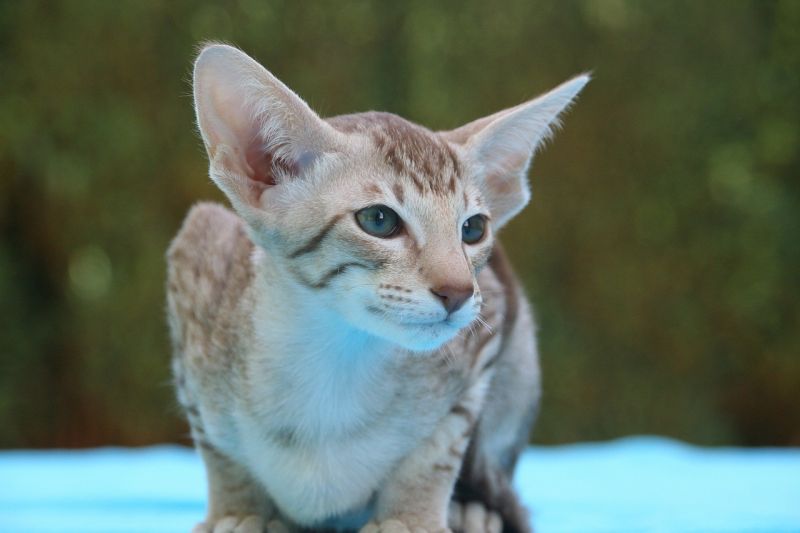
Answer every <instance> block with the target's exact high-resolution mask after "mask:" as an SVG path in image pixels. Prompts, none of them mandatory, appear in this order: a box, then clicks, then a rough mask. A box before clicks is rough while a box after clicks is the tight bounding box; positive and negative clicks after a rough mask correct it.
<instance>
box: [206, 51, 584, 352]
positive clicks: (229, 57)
mask: <svg viewBox="0 0 800 533" xmlns="http://www.w3.org/2000/svg"><path fill="white" fill-rule="evenodd" d="M588 79H589V78H588V76H579V77H577V78H574V79H573V80H570V81H568V82H566V83H564V84H563V85H561V86H559V87H557V88H556V89H554V90H552V91H551V92H549V93H547V94H545V95H543V96H540V97H539V98H536V99H534V100H531V101H529V102H526V103H524V104H521V105H519V106H516V107H513V108H510V109H507V110H504V111H500V112H499V113H496V114H494V115H491V116H488V117H485V118H482V119H479V120H476V121H474V122H471V123H469V124H467V125H466V126H463V127H461V128H458V129H456V130H453V131H447V132H432V131H430V130H427V129H425V128H423V127H421V126H417V125H415V124H412V123H410V122H408V121H406V120H404V119H402V118H400V117H397V116H395V115H391V114H388V113H362V114H355V115H347V116H341V117H335V118H332V119H327V120H324V119H322V118H320V117H319V116H318V115H317V114H315V113H314V111H312V110H311V109H310V108H309V107H308V105H306V103H305V102H303V100H301V99H300V98H299V97H298V96H297V95H296V94H295V93H293V92H292V91H291V90H290V89H289V88H288V87H286V86H285V85H284V84H283V83H281V82H280V81H279V80H278V79H277V78H275V77H274V76H273V75H272V74H270V73H269V72H268V71H267V70H266V69H264V68H263V67H262V66H261V65H259V64H258V63H257V62H256V61H254V60H253V59H251V58H250V57H248V56H247V55H245V54H244V53H243V52H241V51H239V50H237V49H236V48H233V47H230V46H226V45H211V46H208V47H206V48H204V49H203V51H202V52H201V53H200V55H199V57H198V58H197V61H196V63H195V70H194V97H195V108H196V112H197V121H198V125H199V128H200V132H201V134H202V137H203V141H204V142H205V146H206V149H207V150H208V154H209V159H210V174H211V178H212V179H213V180H214V182H215V183H216V184H217V185H218V186H219V187H220V188H221V189H222V190H223V191H224V192H225V194H226V195H227V196H228V198H229V199H230V201H231V203H232V204H233V207H234V208H235V209H236V211H237V212H238V213H239V214H240V215H241V216H242V218H243V219H244V220H245V221H246V222H247V223H248V225H249V227H250V229H251V233H252V235H253V238H254V239H255V240H256V241H257V242H258V243H259V244H260V245H261V246H262V247H264V248H266V249H267V250H268V251H269V253H270V256H271V257H272V258H274V260H275V261H277V263H278V264H279V265H280V266H281V272H282V273H283V274H282V275H283V276H285V278H286V279H285V280H283V281H286V282H287V283H292V284H294V285H296V286H297V287H298V289H299V290H301V291H304V292H305V293H306V296H307V297H308V298H311V299H313V300H314V301H315V302H319V305H320V306H324V307H325V308H326V309H328V310H330V311H332V312H333V313H334V314H336V315H337V316H339V317H341V318H342V319H343V320H344V321H345V322H347V323H348V324H350V325H351V326H353V327H355V328H360V329H362V330H364V331H365V332H367V333H369V334H372V335H375V336H377V337H381V338H384V339H388V340H390V341H393V342H396V343H398V344H400V345H401V346H403V347H405V348H408V349H411V350H430V349H434V348H437V347H438V346H440V345H441V344H443V343H444V342H446V341H448V340H449V339H451V338H452V337H453V336H455V335H456V333H457V332H458V331H459V330H461V329H462V328H464V327H465V326H467V325H469V324H470V323H471V322H473V321H474V320H476V318H477V317H478V313H479V311H480V306H481V301H482V297H481V294H480V292H479V291H478V285H477V282H476V276H477V273H478V272H479V271H480V269H481V268H482V267H483V266H484V265H485V264H486V262H487V261H488V259H489V255H490V254H491V250H492V245H493V241H494V233H495V232H496V231H497V230H498V229H499V228H500V227H502V226H503V225H504V224H505V223H506V222H508V221H509V219H511V218H512V217H513V216H514V215H516V214H517V213H518V212H519V211H520V210H521V209H522V208H523V207H524V206H525V204H526V203H527V202H528V200H529V198H530V190H529V188H528V182H527V178H526V174H527V170H528V166H529V165H530V161H531V159H532V156H533V154H534V152H535V151H536V149H537V147H538V146H540V144H541V143H542V141H543V140H544V139H546V138H547V137H548V135H550V133H551V132H552V128H553V126H554V124H556V123H557V119H558V115H559V113H561V112H562V111H563V110H564V109H565V108H566V107H568V105H569V104H570V102H571V101H572V100H573V98H574V97H575V96H576V95H577V94H578V92H579V91H580V90H581V88H582V87H583V86H584V85H585V84H586V82H587V81H588ZM306 296H302V297H306Z"/></svg>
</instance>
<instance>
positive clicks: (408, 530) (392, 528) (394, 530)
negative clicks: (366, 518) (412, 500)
mask: <svg viewBox="0 0 800 533" xmlns="http://www.w3.org/2000/svg"><path fill="white" fill-rule="evenodd" d="M359 533H453V532H452V531H450V530H449V529H444V528H442V529H438V530H431V531H429V530H427V529H424V528H421V527H409V526H407V525H406V524H404V523H403V522H401V521H400V520H396V519H389V520H384V521H383V522H370V523H369V524H367V525H366V526H364V527H362V528H361V531H359Z"/></svg>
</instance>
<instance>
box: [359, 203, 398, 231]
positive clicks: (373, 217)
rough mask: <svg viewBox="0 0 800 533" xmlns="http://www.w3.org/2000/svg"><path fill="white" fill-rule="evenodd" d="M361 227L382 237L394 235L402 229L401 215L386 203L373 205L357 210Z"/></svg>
mask: <svg viewBox="0 0 800 533" xmlns="http://www.w3.org/2000/svg"><path fill="white" fill-rule="evenodd" d="M356 221H357V222H358V225H359V226H361V229H363V230H364V231H366V232H367V233H369V234H370V235H374V236H375V237H380V238H382V239H388V238H389V237H393V236H395V235H396V234H397V232H398V231H399V230H400V216H398V214H397V213H395V212H394V210H393V209H392V208H390V207H387V206H385V205H372V206H370V207H365V208H364V209H361V210H360V211H357V212H356Z"/></svg>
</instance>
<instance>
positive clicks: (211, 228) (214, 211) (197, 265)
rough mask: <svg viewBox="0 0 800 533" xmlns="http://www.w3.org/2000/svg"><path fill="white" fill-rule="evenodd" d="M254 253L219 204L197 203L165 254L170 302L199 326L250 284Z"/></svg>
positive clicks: (244, 232)
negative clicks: (189, 312)
mask: <svg viewBox="0 0 800 533" xmlns="http://www.w3.org/2000/svg"><path fill="white" fill-rule="evenodd" d="M253 251H254V244H253V242H252V241H251V240H250V237H249V236H248V234H247V230H246V228H245V224H244V221H242V219H241V218H239V217H238V216H237V215H236V214H234V213H233V212H232V211H230V210H228V209H226V208H225V207H223V206H222V205H219V204H215V203H211V202H203V203H199V204H196V205H195V206H194V207H192V209H191V210H190V211H189V213H188V214H187V215H186V218H185V220H184V222H183V225H182V226H181V229H180V230H179V231H178V234H177V235H176V236H175V238H174V239H173V241H172V244H171V245H170V247H169V249H168V250H167V265H168V280H167V281H168V287H167V290H168V293H169V295H170V298H172V299H173V300H178V301H179V302H178V303H182V304H183V305H179V306H178V307H179V308H191V309H193V314H195V315H198V316H195V318H198V319H200V320H201V321H207V320H209V319H211V318H212V317H213V316H212V315H214V316H215V315H218V312H219V311H221V310H223V309H224V308H226V307H230V306H232V305H236V302H238V301H239V300H240V299H241V297H242V295H243V293H244V292H246V291H247V290H248V289H249V287H250V286H251V285H252V282H253V277H254V269H253V262H252V255H253ZM228 310H229V311H230V310H231V309H228ZM209 325H211V324H209Z"/></svg>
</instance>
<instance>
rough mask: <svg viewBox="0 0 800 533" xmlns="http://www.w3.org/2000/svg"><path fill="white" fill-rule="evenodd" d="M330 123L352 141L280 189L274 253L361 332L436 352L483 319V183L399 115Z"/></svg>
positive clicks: (438, 141)
mask: <svg viewBox="0 0 800 533" xmlns="http://www.w3.org/2000/svg"><path fill="white" fill-rule="evenodd" d="M329 123H330V124H332V125H333V126H334V128H336V129H337V131H339V132H341V133H342V134H343V135H344V136H345V139H346V140H347V142H346V143H345V144H343V145H342V146H340V147H339V150H338V151H336V152H332V153H331V154H329V155H327V156H325V161H320V162H319V164H318V165H316V166H312V167H311V168H309V169H308V172H307V175H306V176H305V178H304V179H303V180H288V181H286V182H285V183H283V184H281V185H280V186H279V187H277V188H276V190H275V191H274V194H273V195H272V197H271V201H270V202H269V205H267V206H266V207H265V209H263V210H261V214H260V218H261V223H262V224H263V227H265V228H270V229H269V230H266V231H264V232H263V234H262V238H263V240H264V241H265V242H264V245H265V247H268V248H270V249H272V250H273V251H276V252H277V253H274V254H272V255H273V256H277V260H279V261H281V262H282V263H283V265H284V267H285V272H286V273H287V275H288V276H290V277H291V278H292V281H293V282H295V283H297V284H298V285H299V286H300V287H301V288H303V289H305V290H306V291H307V292H308V294H309V296H311V297H313V298H315V299H316V300H317V301H318V302H319V304H320V305H325V306H328V307H330V308H333V309H335V310H336V312H337V313H338V314H339V315H341V316H342V317H343V318H344V319H345V320H346V321H347V322H348V323H349V324H350V325H352V326H355V327H357V328H360V329H363V330H365V331H367V332H369V333H371V334H373V335H376V336H378V337H381V338H385V339H388V340H390V341H393V342H395V343H398V344H400V345H402V346H404V347H405V348H408V349H411V350H428V349H434V348H437V347H438V346H440V345H441V344H442V343H443V342H445V341H447V340H449V339H450V338H452V337H453V336H454V335H456V334H457V333H458V331H459V330H461V329H463V328H464V327H466V326H468V325H469V324H470V323H471V322H473V321H475V320H476V318H477V317H478V313H479V312H480V307H481V302H482V297H481V294H480V291H479V288H478V284H477V281H476V276H477V273H478V272H479V271H480V269H481V268H482V267H483V266H484V265H485V264H486V262H487V260H488V258H489V255H490V253H491V250H492V244H493V239H494V237H493V234H492V227H491V226H492V222H491V216H492V214H491V212H490V209H489V205H488V202H487V200H486V198H484V195H483V193H482V191H481V188H480V182H479V181H478V180H476V179H475V175H474V170H473V169H472V168H471V166H470V163H469V161H467V160H466V159H465V157H464V154H463V149H462V148H461V147H460V146H458V145H456V144H451V143H449V142H448V141H446V140H445V139H444V138H443V137H442V136H441V135H437V134H435V133H433V132H430V131H428V130H425V129H424V128H421V127H419V126H415V125H413V124H411V123H409V122H406V121H404V120H402V119H400V118H399V117H396V116H393V115H388V114H383V113H368V114H360V115H350V116H346V117H337V118H335V119H331V120H330V121H329ZM268 213H269V215H268Z"/></svg>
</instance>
